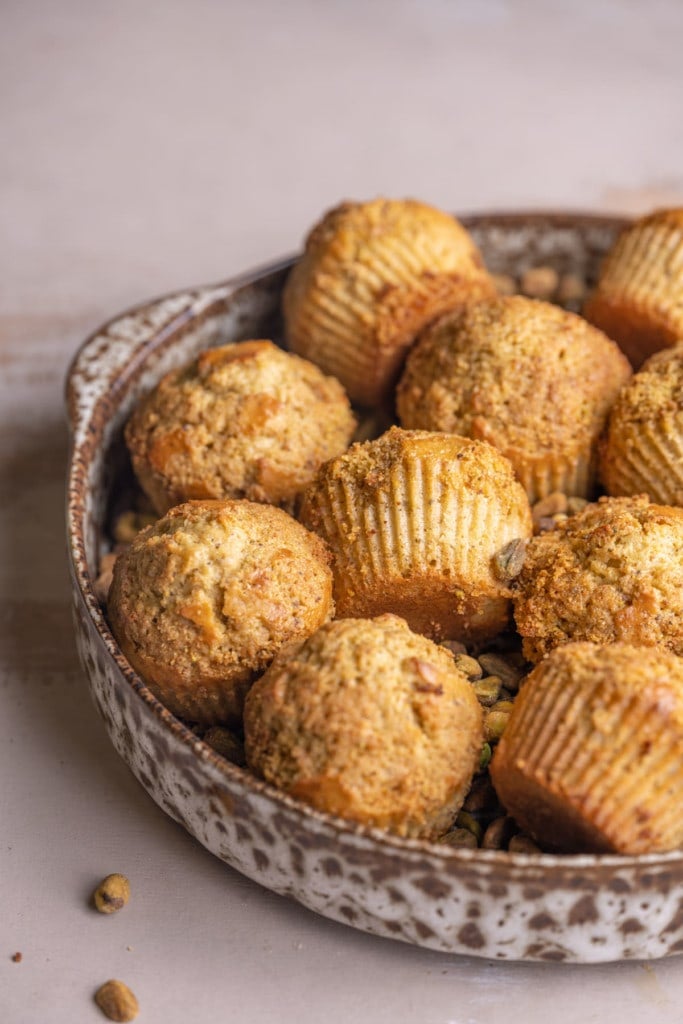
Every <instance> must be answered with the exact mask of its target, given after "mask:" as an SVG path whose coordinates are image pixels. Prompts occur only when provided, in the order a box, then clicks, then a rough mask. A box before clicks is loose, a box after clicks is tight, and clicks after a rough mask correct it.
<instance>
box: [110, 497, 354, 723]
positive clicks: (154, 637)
mask: <svg viewBox="0 0 683 1024" xmlns="http://www.w3.org/2000/svg"><path fill="white" fill-rule="evenodd" d="M333 610H334V606H333V603H332V575H331V572H330V569H329V567H328V553H327V550H326V548H325V545H324V543H323V542H322V541H321V540H320V538H319V537H316V536H315V535H314V534H311V533H309V532H308V530H306V529H305V528H304V527H303V526H301V524H300V523H297V522H296V520H294V519H292V518H291V516H289V515H287V513H286V512H283V511H282V509H278V508H274V507H272V506H269V505H258V504H254V503H252V502H248V501H191V502H187V503H186V504H184V505H178V506H176V507H175V508H173V509H171V511H170V512H169V513H168V514H167V515H166V516H165V517H164V518H163V519H160V520H159V521H158V522H157V523H155V524H154V525H152V526H149V527H147V529H145V530H143V531H142V532H141V533H139V534H138V536H137V537H136V538H135V539H134V540H133V542H132V544H131V545H130V547H129V548H128V549H127V550H126V551H125V552H124V553H123V554H122V555H120V556H119V558H118V559H117V561H116V565H115V568H114V579H113V583H112V589H111V592H110V596H109V605H108V611H109V615H110V619H111V625H112V630H113V632H114V635H115V636H116V639H117V640H118V642H119V645H120V647H121V649H122V651H123V653H124V654H125V655H126V657H127V658H128V661H129V662H130V664H131V665H132V666H133V668H134V669H135V670H136V671H137V672H138V673H139V674H140V675H141V676H142V678H143V679H144V681H145V682H146V683H147V684H148V685H149V687H150V689H152V690H153V692H154V693H155V694H156V695H157V696H158V697H159V699H160V700H161V701H162V702H163V703H164V704H166V705H167V707H169V708H170V709H171V711H173V712H174V714H177V715H180V716H181V717H182V718H186V719H189V720H190V721H196V722H202V723H205V724H210V723H212V722H220V721H225V720H230V719H236V718H238V717H239V715H240V713H241V710H242V704H243V700H244V695H245V692H246V690H247V689H248V687H249V685H250V684H251V682H252V680H253V678H254V676H255V675H256V674H257V673H258V672H262V671H263V670H264V669H265V668H266V667H267V666H268V665H269V664H270V662H271V661H272V659H273V658H274V656H275V655H276V654H277V652H278V651H279V650H280V648H281V647H282V645H283V644H285V643H289V642H292V641H295V640H301V639H303V638H304V637H306V636H308V635H309V634H310V633H312V632H313V631H314V630H315V629H317V628H318V627H319V626H320V625H321V624H322V623H323V622H325V621H326V620H327V619H328V618H329V617H330V616H331V615H332V613H333Z"/></svg>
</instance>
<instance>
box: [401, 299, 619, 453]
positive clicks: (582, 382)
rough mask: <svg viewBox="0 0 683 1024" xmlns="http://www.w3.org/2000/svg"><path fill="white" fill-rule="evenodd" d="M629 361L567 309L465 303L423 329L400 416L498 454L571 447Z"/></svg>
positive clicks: (599, 421)
mask: <svg viewBox="0 0 683 1024" xmlns="http://www.w3.org/2000/svg"><path fill="white" fill-rule="evenodd" d="M629 375H630V366H629V364H628V361H627V360H626V358H625V357H624V356H623V355H622V353H621V352H620V351H619V349H618V347H617V346H616V344H615V343H614V342H612V341H611V340H610V339H609V338H608V337H607V336H606V335H605V334H603V333H602V332H601V331H599V330H598V329H597V328H595V327H592V326H591V325H590V324H588V323H586V321H585V320H583V319H582V318H581V317H579V316H576V315H575V314H574V313H569V312H567V311H566V310H563V309H560V308H559V307H557V306H553V305H551V304H550V303H546V302H541V301H538V300H534V299H528V298H525V297H523V296H507V297H501V298H499V299H496V300H492V301H491V300H486V301H481V302H477V303H472V304H468V305H467V306H465V307H464V308H462V309H460V310H455V311H454V312H453V313H450V314H445V315H444V316H443V317H441V318H440V319H439V320H438V321H437V322H436V323H435V324H433V325H432V326H431V327H429V328H427V330H426V331H425V332H424V333H423V335H422V336H421V337H420V338H419V340H418V341H417V343H416V345H415V346H414V348H413V349H412V351H411V353H410V355H409V356H408V361H407V365H406V369H405V371H404V374H403V377H402V379H401V382H400V384H399V388H398V392H397V407H398V412H399V416H400V419H401V422H402V423H404V424H406V425H407V426H411V427H416V428H422V429H425V430H442V431H447V432H452V433H457V434H464V435H465V436H467V437H473V438H477V439H479V440H484V441H488V442H489V443H491V444H493V445H495V446H496V447H497V448H499V449H500V450H501V451H503V452H504V453H507V454H510V457H512V454H513V452H515V451H521V452H529V451H532V452H534V453H541V452H543V451H549V450H553V451H557V450H571V449H573V448H575V447H576V446H577V445H580V444H583V443H585V438H586V437H589V438H590V437H596V436H597V435H598V434H599V432H600V431H601V429H602V426H603V424H604V421H605V417H606V415H607V411H608V409H609V406H610V405H611V403H612V401H613V400H614V397H615V395H616V392H617V390H618V388H619V387H620V386H621V384H623V382H624V381H625V380H627V378H628V377H629Z"/></svg>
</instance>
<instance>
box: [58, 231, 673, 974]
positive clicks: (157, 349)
mask: <svg viewBox="0 0 683 1024" xmlns="http://www.w3.org/2000/svg"><path fill="white" fill-rule="evenodd" d="M465 223H466V224H467V226H468V227H469V228H470V230H471V231H472V233H473V234H474V237H475V239H476V241H477V243H478V244H479V246H480V247H481V249H482V251H483V254H484V257H485V259H486V262H487V264H488V266H489V268H490V269H491V270H492V271H494V272H503V273H505V272H507V273H513V274H519V273H521V272H523V271H524V270H525V269H527V268H528V267H533V266H537V265H541V264H550V265H552V266H554V267H555V268H556V269H557V270H559V271H560V272H565V271H576V272H578V273H580V274H582V275H585V276H586V277H587V279H588V280H589V281H590V280H592V279H593V278H594V276H595V272H596V269H597V264H598V261H599V259H600V257H601V256H602V254H603V253H604V252H605V251H606V249H607V248H608V247H609V246H610V245H611V243H612V242H613V240H614V238H615V235H616V232H617V231H618V230H619V228H620V227H621V226H622V222H621V221H618V220H616V219H609V218H603V217H592V216H574V215H560V214H513V215H501V216H487V217H475V218H470V219H468V220H466V221H465ZM291 262H292V261H285V262H281V263H279V264H275V265H273V266H271V267H268V268H266V269H264V270H261V271H257V272H255V273H252V274H248V275H245V276H243V277H240V278H237V279H235V280H232V281H228V282H227V283H225V284H221V285H218V286H213V287H206V288H196V289H192V290H189V291H183V292H178V293H176V294H174V295H170V296H167V297H165V298H162V299H160V300H158V301H156V302H151V303H149V304H147V305H144V306H141V307H139V308H138V309H135V310H133V311H132V312H129V313H126V314H125V315H123V316H121V317H120V318H118V319H116V320H113V321H111V322H110V323H108V324H106V325H105V326H104V327H103V328H102V329H101V330H100V331H98V332H97V333H96V334H95V335H93V337H91V338H90V339H89V340H88V341H87V342H86V343H85V344H84V346H83V347H82V348H81V350H80V352H79V353H78V355H77V356H76V358H75V360H74V363H73V365H72V367H71V371H70V373H69V378H68V382H67V397H68V408H69V416H70V420H71V428H72V442H73V444H72V453H71V462H70V467H69V482H68V532H69V548H70V553H71V572H72V578H73V601H74V617H75V625H76V635H77V641H78V648H79V652H80V657H81V660H82V663H83V666H84V669H85V672H86V675H87V677H88V681H89V684H90V690H91V693H92V696H93V698H94V700H95V703H96V705H97V707H98V708H99V710H100V712H101V714H102V717H103V719H104V722H105V725H106V729H107V732H108V734H109V736H110V738H111V741H112V743H113V744H114V746H115V748H116V750H117V751H118V752H119V754H120V755H121V757H123V758H124V760H125V761H126V762H127V764H128V765H129V766H130V768H131V769H132V771H133V772H134V774H135V776H136V777H137V778H138V779H139V781H140V782H141V783H142V785H143V786H144V787H145V789H146V790H147V791H148V792H149V793H150V795H151V796H152V797H153V799H154V800H155V801H156V802H157V803H158V804H159V805H160V806H161V807H162V808H163V809H164V810H165V811H166V812H167V813H168V814H170V815H171V817H173V818H174V819H175V820H176V821H179V822H180V823H181V824H182V825H183V826H184V827H185V828H186V829H187V830H188V831H189V832H190V833H191V834H192V835H193V836H195V837H196V838H197V839H198V840H199V842H201V843H203V845H204V846H205V847H207V849H209V850H211V852H212V853H214V854H215V855H216V856H217V857H220V858H221V859H222V860H223V861H225V863H226V864H229V865H230V866H231V867H233V868H236V869H237V870H238V871H241V872H243V873H244V874H245V875H248V876H249V877H250V878H252V879H254V880H256V881H257V882H260V883H261V884H262V885H264V886H267V887H268V888H269V889H272V890H274V891H275V892H277V893H283V894H287V895H290V896H292V897H294V899H296V900H298V901H300V902H301V903H303V904H304V905H305V906H307V907H310V908H311V909H313V910H315V911H317V912H318V913H320V914H324V915H325V916H327V917H330V918H333V919H334V920H337V921H341V922H344V923H346V924H349V925H352V926H354V927H356V928H360V929H362V930H364V931H367V932H371V933H373V934H375V935H382V936H386V937H389V938H394V939H400V940H403V941H405V942H409V943H414V944H417V945H420V946H427V947H430V948H431V949H437V950H443V951H447V952H449V953H463V954H469V955H475V956H482V957H489V958H493V959H501V960H553V961H574V962H597V961H605V960H620V959H629V958H643V959H649V958H657V957H663V956H668V955H671V954H674V953H678V952H681V951H683V852H674V853H669V854H663V855H650V856H644V857H619V856H588V855H586V856H564V857H560V856H550V855H529V854H521V853H508V852H503V851H482V850H465V849H459V850H458V849H450V848H445V847H441V846H438V845H435V844H431V843H427V842H424V841H417V840H402V839H399V838H395V837H392V836H389V835H387V834H385V833H383V832H379V831H377V830H374V829H368V828H360V827H354V826H352V825H349V824H348V823H346V822H344V821H341V820H339V819H337V818H334V817H331V816H328V815H325V814H321V813H317V812H315V811H313V810H310V809H308V808H307V807H305V806H303V805H302V804H300V803H298V802H297V801H295V800H293V799H290V798H289V797H287V796H285V795H283V794H281V793H279V792H277V791H276V790H275V789H273V788H272V787H270V786H268V785H266V784H264V783H263V782H260V781H258V780H257V779H255V778H253V777H252V776H251V775H250V774H249V773H247V772H246V771H244V770H242V769H240V768H237V767H235V766H234V765H232V764H230V763H228V762H227V761H225V760H224V759H223V758H221V757H220V756H218V755H217V754H216V753H215V752H214V751H213V750H212V749H211V748H210V747H208V746H207V745H206V744H204V743H203V742H202V741H201V740H198V739H197V737H196V736H195V735H194V734H193V733H192V732H191V731H190V730H189V729H188V728H186V727H185V726H184V725H183V724H182V723H181V722H179V721H178V720H177V719H176V718H174V717H173V715H171V714H170V712H168V711H167V710H166V709H165V708H164V707H163V706H162V705H161V704H160V703H159V702H158V701H157V700H156V699H155V698H154V697H153V696H152V694H151V693H150V691H149V690H148V689H147V688H146V686H145V685H144V683H143V682H142V681H141V680H140V679H139V678H138V677H137V676H136V675H135V673H134V672H133V671H132V670H131V668H130V667H129V665H128V664H127V662H126V661H125V659H124V658H123V656H122V654H121V653H120V651H119V649H118V647H117V645H116V642H115V641H114V639H113V637H112V635H111V633H110V631H109V627H108V625H107V622H106V619H105V617H104V615H103V613H102V610H101V608H100V606H99V605H98V603H97V600H96V598H95V594H94V591H93V579H94V576H95V573H96V567H97V564H98V557H99V554H100V550H101V546H102V544H103V543H104V539H103V538H104V524H105V522H106V519H107V516H108V514H109V510H110V507H111V502H112V501H113V500H114V498H113V495H114V494H115V491H116V489H117V487H118V486H119V484H120V481H121V479H122V476H124V475H125V473H126V471H127V470H126V466H127V456H126V454H125V451H124V446H123V443H122V426H123V424H124V422H125V420H126V418H127V416H128V415H129V413H130V411H131V409H132V408H133V405H134V404H135V402H136V401H137V399H138V398H139V397H140V395H141V394H142V393H143V392H144V391H145V390H147V389H148V388H149V387H150V386H151V385H153V384H154V383H155V382H156V381H157V380H158V379H159V377H160V376H161V375H162V374H163V373H165V372H166V371H167V370H169V369H171V368H172V367H175V366H177V365H178V364H180V363H183V362H186V361H187V360H189V359H190V358H191V357H192V356H193V355H194V354H195V353H196V352H197V351H198V350H199V349H202V348H205V347H207V346H209V345H215V344H221V343H223V342H225V341H229V340H241V339H245V338H249V337H277V336H278V334H279V333H280V326H279V302H280V293H281V289H282V285H283V282H284V281H285V278H286V275H287V271H288V269H289V267H290V266H291Z"/></svg>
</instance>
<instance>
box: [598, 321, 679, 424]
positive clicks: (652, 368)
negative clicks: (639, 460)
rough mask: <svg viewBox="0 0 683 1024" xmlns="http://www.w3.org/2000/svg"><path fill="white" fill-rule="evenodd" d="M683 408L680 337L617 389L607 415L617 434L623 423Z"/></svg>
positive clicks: (650, 419)
mask: <svg viewBox="0 0 683 1024" xmlns="http://www.w3.org/2000/svg"><path fill="white" fill-rule="evenodd" d="M681 411H683V341H682V342H679V344H678V345H674V346H672V347H671V348H665V349H662V350H661V351H660V352H655V354H654V355H652V356H650V358H649V359H648V360H647V361H646V362H645V363H643V365H642V367H641V368H640V370H639V371H638V372H637V373H635V374H634V375H633V377H632V378H631V379H630V381H628V383H627V384H625V385H624V387H623V388H622V389H621V391H620V392H619V394H618V396H617V398H616V401H615V402H614V405H613V407H612V410H611V412H610V416H609V426H610V430H611V431H614V432H615V433H616V434H617V435H618V433H619V429H620V427H621V426H622V425H624V424H631V423H651V422H653V421H655V420H659V419H665V418H667V417H671V416H675V415H677V414H678V413H680V412H681Z"/></svg>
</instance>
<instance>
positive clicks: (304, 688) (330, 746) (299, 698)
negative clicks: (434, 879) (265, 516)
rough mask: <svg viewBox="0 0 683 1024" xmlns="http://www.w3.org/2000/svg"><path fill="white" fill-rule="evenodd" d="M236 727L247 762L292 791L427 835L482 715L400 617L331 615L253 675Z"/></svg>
mask: <svg viewBox="0 0 683 1024" xmlns="http://www.w3.org/2000/svg"><path fill="white" fill-rule="evenodd" d="M244 735H245V747H246V755H247V764H248V765H249V767H250V768H251V770H252V771H253V772H255V773H256V774H257V775H260V776H261V777H263V778H264V779H266V780H267V781H268V782H270V783H272V784H273V785H275V786H277V787H279V788H280V789H282V790H284V791H285V792H286V793H289V794H290V795H291V796H294V797H297V798H298V799H300V800H303V801H305V802H306V803H309V804H311V805H312V806H313V807H316V808H317V809H318V810H321V811H327V812H328V813H330V814H336V815H339V816H340V817H343V818H348V819H350V820H352V821H356V822H359V823H361V824H363V825H374V826H377V827H379V828H385V829H389V830H391V831H392V832H395V833H397V834H398V835H403V836H425V837H435V836H437V835H439V834H440V833H442V832H443V831H444V830H445V829H446V828H448V826H449V824H450V823H451V821H452V819H453V816H454V814H455V813H456V812H457V810H458V809H459V807H460V805H461V804H462V801H463V799H464V797H465V794H466V792H467V789H468V788H469V785H470V782H471V780H472V776H473V774H474V770H475V768H476V766H477V764H478V762H479V757H480V752H481V746H482V741H483V728H482V712H481V708H480V706H479V702H478V701H477V698H476V696H475V694H474V691H473V689H472V687H471V685H470V683H469V682H468V680H467V678H466V676H465V675H463V673H462V672H460V671H459V669H457V668H456V666H455V663H454V660H453V656H452V655H451V654H450V653H449V652H448V651H446V650H445V649H444V648H441V647H437V646H436V644H433V643H432V642H431V641H429V640H427V639H426V638H425V637H422V636H417V635H416V634H415V633H412V632H411V631H410V629H409V628H408V626H407V624H406V623H405V622H404V621H403V620H402V619H400V618H397V617H396V616H394V615H382V616H380V617H379V618H376V619H373V620H363V619H339V620H337V621H336V622H331V623H328V624H327V625H325V626H322V627H321V628H320V629H319V630H318V631H317V632H316V633H314V634H313V636H311V637H309V638H308V640H306V641H304V642H303V643H302V644H301V645H300V646H297V647H295V648H294V649H288V650H286V651H283V652H282V654H281V655H280V656H279V657H278V658H277V659H276V661H275V662H274V663H273V665H272V666H271V668H270V669H269V670H268V671H267V672H266V674H265V675H264V676H262V677H261V679H259V680H257V681H256V683H254V686H253V687H252V689H251V691H250V693H249V695H248V697H247V701H246V706H245V713H244Z"/></svg>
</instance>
